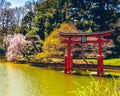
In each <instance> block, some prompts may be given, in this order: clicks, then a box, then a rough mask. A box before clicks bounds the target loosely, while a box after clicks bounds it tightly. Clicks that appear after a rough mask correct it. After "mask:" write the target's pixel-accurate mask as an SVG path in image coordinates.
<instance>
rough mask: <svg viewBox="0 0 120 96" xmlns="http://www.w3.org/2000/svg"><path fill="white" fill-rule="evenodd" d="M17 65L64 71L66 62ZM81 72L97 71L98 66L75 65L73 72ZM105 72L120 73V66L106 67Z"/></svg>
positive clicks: (22, 62)
mask: <svg viewBox="0 0 120 96" xmlns="http://www.w3.org/2000/svg"><path fill="white" fill-rule="evenodd" d="M17 63H21V64H25V63H27V64H29V65H31V66H36V67H46V68H52V69H58V70H64V62H61V63H40V62H28V61H17ZM79 70H82V71H86V70H89V71H97V64H73V71H77V73H79ZM104 71H105V72H117V73H120V66H113V65H104Z"/></svg>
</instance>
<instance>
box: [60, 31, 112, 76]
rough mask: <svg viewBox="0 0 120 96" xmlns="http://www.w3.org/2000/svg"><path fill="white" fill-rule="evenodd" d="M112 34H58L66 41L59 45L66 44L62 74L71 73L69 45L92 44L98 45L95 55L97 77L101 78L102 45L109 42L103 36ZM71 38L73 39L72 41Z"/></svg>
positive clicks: (102, 72) (105, 32)
mask: <svg viewBox="0 0 120 96" xmlns="http://www.w3.org/2000/svg"><path fill="white" fill-rule="evenodd" d="M112 32H114V31H113V30H111V31H104V32H96V33H87V32H83V33H79V32H78V33H64V32H60V33H59V34H60V36H61V37H64V38H67V39H66V40H63V41H62V42H61V43H65V44H67V55H66V56H65V65H64V73H66V74H70V73H71V72H72V68H73V57H72V52H71V45H72V44H80V43H94V44H98V55H97V63H98V65H97V75H98V76H103V74H104V71H103V69H104V67H103V58H104V56H103V55H102V44H103V43H109V42H110V40H106V39H103V37H105V36H109V35H111V34H112ZM87 37H96V38H97V40H88V39H87ZM72 38H73V39H72ZM74 38H81V40H74Z"/></svg>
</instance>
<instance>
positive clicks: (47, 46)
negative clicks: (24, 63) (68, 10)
mask: <svg viewBox="0 0 120 96" xmlns="http://www.w3.org/2000/svg"><path fill="white" fill-rule="evenodd" d="M59 32H77V29H76V27H75V25H74V24H73V23H63V24H61V26H60V28H55V29H54V30H53V31H52V32H51V33H50V35H49V36H48V37H47V38H46V39H45V41H44V43H43V46H42V50H43V52H42V53H39V54H37V55H36V58H37V59H41V60H42V59H43V60H44V58H51V57H54V58H57V57H64V54H65V51H66V50H65V48H66V46H65V45H64V44H61V37H60V35H59Z"/></svg>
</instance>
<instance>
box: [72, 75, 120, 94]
mask: <svg viewBox="0 0 120 96" xmlns="http://www.w3.org/2000/svg"><path fill="white" fill-rule="evenodd" d="M91 78H92V79H93V80H92V81H91V82H90V84H89V85H87V86H85V87H83V86H81V85H80V84H78V83H77V82H74V84H76V85H77V86H78V87H77V88H76V90H75V91H72V93H75V94H76V96H111V95H112V96H120V90H119V87H120V78H119V79H115V78H113V79H114V82H112V85H113V86H111V87H108V83H107V84H104V81H103V80H102V78H98V79H99V80H97V81H96V80H94V78H93V77H91ZM109 86H110V85H109Z"/></svg>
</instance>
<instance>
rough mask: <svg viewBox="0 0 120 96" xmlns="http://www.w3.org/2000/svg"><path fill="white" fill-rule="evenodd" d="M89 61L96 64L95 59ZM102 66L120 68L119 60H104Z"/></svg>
mask: <svg viewBox="0 0 120 96" xmlns="http://www.w3.org/2000/svg"><path fill="white" fill-rule="evenodd" d="M91 61H92V62H94V64H97V60H96V59H91ZM104 65H113V66H120V58H113V59H104Z"/></svg>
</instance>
